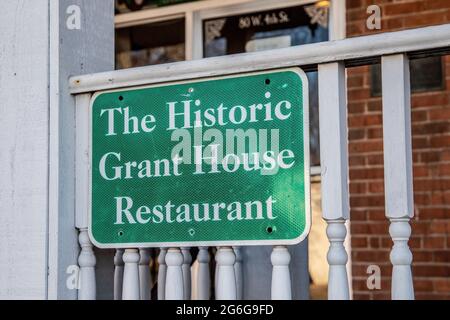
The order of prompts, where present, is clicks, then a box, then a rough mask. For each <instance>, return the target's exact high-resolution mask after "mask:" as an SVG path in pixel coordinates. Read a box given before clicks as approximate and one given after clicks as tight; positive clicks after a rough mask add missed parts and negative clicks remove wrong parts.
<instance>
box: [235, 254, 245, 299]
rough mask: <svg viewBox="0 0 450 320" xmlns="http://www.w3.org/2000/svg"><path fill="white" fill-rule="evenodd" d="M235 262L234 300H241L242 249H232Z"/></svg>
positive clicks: (242, 284) (242, 288)
mask: <svg viewBox="0 0 450 320" xmlns="http://www.w3.org/2000/svg"><path fill="white" fill-rule="evenodd" d="M233 250H234V255H235V256H236V261H235V263H234V276H235V278H236V300H242V298H243V295H244V283H243V278H242V249H241V248H240V247H233Z"/></svg>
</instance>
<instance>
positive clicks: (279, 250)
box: [270, 246, 292, 300]
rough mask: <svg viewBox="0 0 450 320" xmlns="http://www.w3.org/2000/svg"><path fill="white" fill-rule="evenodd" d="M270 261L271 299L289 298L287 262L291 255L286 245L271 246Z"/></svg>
mask: <svg viewBox="0 0 450 320" xmlns="http://www.w3.org/2000/svg"><path fill="white" fill-rule="evenodd" d="M270 260H271V261H272V266H273V269H272V300H291V299H292V290H291V274H290V272H289V262H291V255H290V254H289V251H288V249H287V247H286V246H275V247H273V250H272V254H271V256H270Z"/></svg>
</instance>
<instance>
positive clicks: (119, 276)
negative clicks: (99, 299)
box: [114, 249, 124, 300]
mask: <svg viewBox="0 0 450 320" xmlns="http://www.w3.org/2000/svg"><path fill="white" fill-rule="evenodd" d="M123 252H124V250H123V249H116V254H115V255H114V300H122V283H123Z"/></svg>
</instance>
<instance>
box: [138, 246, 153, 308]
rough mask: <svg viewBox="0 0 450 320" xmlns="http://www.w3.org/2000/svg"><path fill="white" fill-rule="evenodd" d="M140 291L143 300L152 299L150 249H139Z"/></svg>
mask: <svg viewBox="0 0 450 320" xmlns="http://www.w3.org/2000/svg"><path fill="white" fill-rule="evenodd" d="M139 256H140V259H139V292H140V297H141V300H151V296H152V294H151V291H152V275H151V273H150V260H151V257H150V249H139Z"/></svg>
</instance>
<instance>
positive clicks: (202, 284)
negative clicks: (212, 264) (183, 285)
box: [196, 247, 211, 300]
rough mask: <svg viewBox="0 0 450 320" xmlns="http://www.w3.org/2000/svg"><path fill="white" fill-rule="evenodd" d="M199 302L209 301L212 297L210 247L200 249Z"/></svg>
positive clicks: (197, 286)
mask: <svg viewBox="0 0 450 320" xmlns="http://www.w3.org/2000/svg"><path fill="white" fill-rule="evenodd" d="M197 261H198V274H197V283H196V288H197V300H209V298H210V296H211V292H210V290H211V289H210V288H211V279H210V275H209V261H210V257H209V252H208V247H200V248H199V251H198V255H197Z"/></svg>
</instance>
